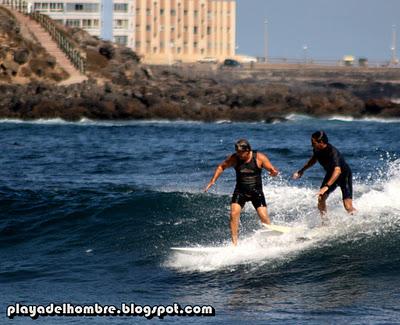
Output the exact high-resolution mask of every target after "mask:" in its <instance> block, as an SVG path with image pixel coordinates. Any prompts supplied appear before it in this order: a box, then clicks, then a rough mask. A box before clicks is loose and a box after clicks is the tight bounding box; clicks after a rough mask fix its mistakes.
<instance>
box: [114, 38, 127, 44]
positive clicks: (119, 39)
mask: <svg viewBox="0 0 400 325" xmlns="http://www.w3.org/2000/svg"><path fill="white" fill-rule="evenodd" d="M114 42H115V43H117V44H121V45H127V44H128V36H114Z"/></svg>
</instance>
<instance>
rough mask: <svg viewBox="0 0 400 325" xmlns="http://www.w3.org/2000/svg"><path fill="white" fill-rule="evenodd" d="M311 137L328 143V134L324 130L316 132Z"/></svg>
mask: <svg viewBox="0 0 400 325" xmlns="http://www.w3.org/2000/svg"><path fill="white" fill-rule="evenodd" d="M311 137H312V138H313V139H315V140H316V141H318V142H323V143H328V135H327V134H326V133H325V132H324V131H317V132H314V133H313V134H312V136H311Z"/></svg>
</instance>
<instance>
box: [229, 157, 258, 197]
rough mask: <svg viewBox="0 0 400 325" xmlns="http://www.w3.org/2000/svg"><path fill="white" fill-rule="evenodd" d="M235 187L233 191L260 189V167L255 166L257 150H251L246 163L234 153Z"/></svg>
mask: <svg viewBox="0 0 400 325" xmlns="http://www.w3.org/2000/svg"><path fill="white" fill-rule="evenodd" d="M236 160H237V163H236V166H235V171H236V188H235V191H240V192H246V193H247V192H253V191H255V190H262V179H261V171H262V170H261V168H259V167H258V166H257V151H253V157H252V158H251V160H250V162H248V163H246V162H244V161H243V160H240V159H239V157H238V156H237V155H236Z"/></svg>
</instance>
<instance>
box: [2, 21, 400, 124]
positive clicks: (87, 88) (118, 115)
mask: <svg viewBox="0 0 400 325" xmlns="http://www.w3.org/2000/svg"><path fill="white" fill-rule="evenodd" d="M66 33H69V35H70V36H71V37H73V38H74V40H75V41H76V42H77V43H78V44H80V46H81V48H82V49H83V50H84V51H86V53H87V58H88V67H87V75H88V77H89V80H88V81H86V82H84V83H81V84H75V85H70V86H60V85H59V84H58V82H59V81H61V80H64V79H65V78H66V77H67V76H65V74H63V71H62V69H60V67H58V66H57V65H55V64H54V62H53V61H52V60H51V58H48V57H47V58H46V57H45V56H43V54H41V52H40V51H37V48H35V46H37V44H36V45H35V44H34V40H26V39H23V37H22V36H21V33H20V31H19V29H18V26H16V25H15V23H13V22H12V21H10V20H3V23H2V24H0V38H2V40H3V42H2V43H1V45H0V74H1V77H0V118H13V119H14V118H17V119H24V120H31V119H51V118H62V119H65V120H67V121H77V120H80V119H82V118H89V119H96V120H109V119H115V120H127V119H168V120H178V119H179V120H195V121H217V120H230V121H267V122H268V121H275V120H284V119H285V116H287V115H288V114H307V115H311V116H317V117H323V116H332V115H346V116H352V117H355V118H361V117H379V118H400V104H399V102H398V99H400V84H398V83H397V80H399V77H400V71H398V70H400V69H397V68H393V69H375V70H374V69H368V70H366V71H363V70H359V69H348V70H344V69H343V68H340V69H339V68H338V69H335V68H332V69H324V68H321V69H318V68H314V69H310V68H309V67H308V68H307V69H305V68H304V67H297V68H296V67H294V68H293V67H290V68H285V67H282V68H271V69H264V70H249V69H241V70H240V69H238V70H222V69H219V68H217V67H216V66H215V67H214V66H213V67H207V68H206V69H204V66H196V65H193V66H174V67H154V66H153V67H146V66H143V65H141V64H140V62H139V61H140V60H139V57H138V56H137V55H136V54H135V53H134V52H133V51H131V50H130V49H128V48H125V47H120V46H115V45H113V44H110V43H108V42H104V41H100V40H98V39H96V38H94V37H92V36H90V35H88V34H87V33H85V32H83V31H81V30H78V29H68V30H67V29H66ZM16 39H17V40H18V42H16ZM11 45H13V46H11ZM35 53H39V54H38V55H39V56H38V55H37V54H35ZM5 62H6V64H5ZM10 62H11V63H12V64H10ZM10 67H11V68H10ZM38 67H39V68H40V69H39V68H38ZM21 77H24V78H23V82H21Z"/></svg>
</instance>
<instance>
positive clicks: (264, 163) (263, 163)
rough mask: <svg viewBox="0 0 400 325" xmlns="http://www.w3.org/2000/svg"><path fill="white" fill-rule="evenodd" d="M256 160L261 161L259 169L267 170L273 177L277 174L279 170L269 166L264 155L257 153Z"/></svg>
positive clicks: (269, 163)
mask: <svg viewBox="0 0 400 325" xmlns="http://www.w3.org/2000/svg"><path fill="white" fill-rule="evenodd" d="M257 159H260V160H261V167H263V168H265V169H266V170H268V172H269V174H270V175H271V176H273V177H275V176H277V175H278V174H279V170H278V169H277V168H275V167H274V166H273V165H272V164H271V162H270V161H269V159H268V157H267V156H266V155H265V154H263V153H257Z"/></svg>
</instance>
